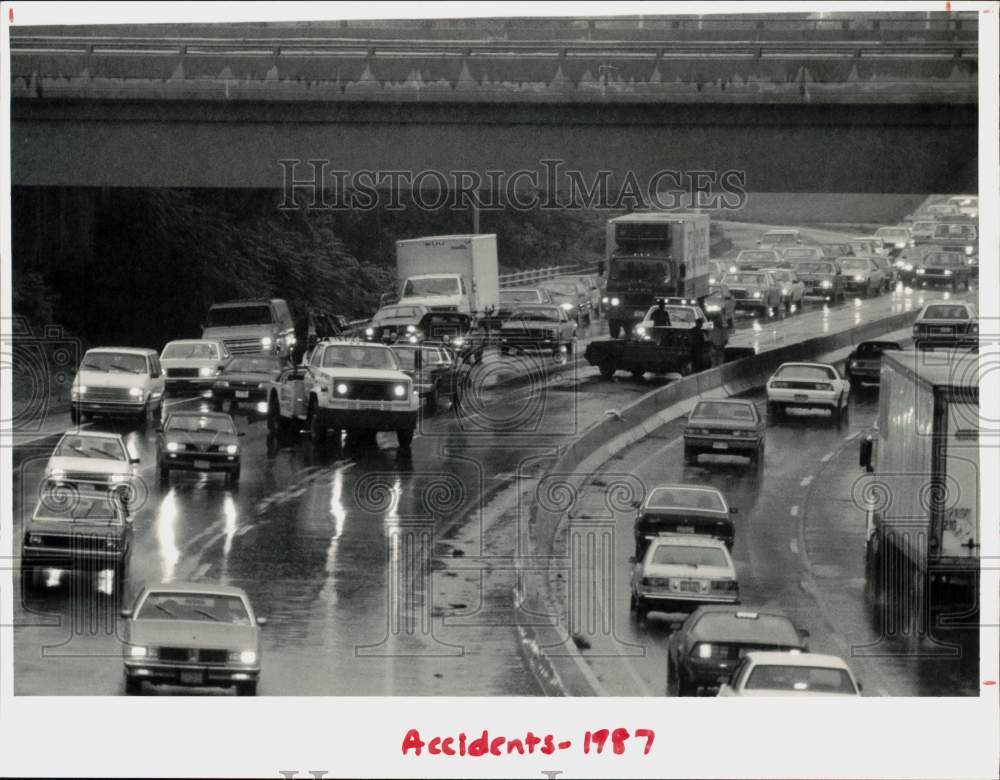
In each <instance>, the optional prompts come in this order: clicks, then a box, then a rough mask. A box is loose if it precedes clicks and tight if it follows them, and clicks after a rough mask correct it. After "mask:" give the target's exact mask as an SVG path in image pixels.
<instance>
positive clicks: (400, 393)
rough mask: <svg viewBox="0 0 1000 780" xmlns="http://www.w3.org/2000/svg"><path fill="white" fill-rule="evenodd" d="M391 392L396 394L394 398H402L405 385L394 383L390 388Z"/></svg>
mask: <svg viewBox="0 0 1000 780" xmlns="http://www.w3.org/2000/svg"><path fill="white" fill-rule="evenodd" d="M392 392H393V394H394V395H395V396H396V398H402V397H403V396H404V395H406V385H396V386H395V387H394V388H392Z"/></svg>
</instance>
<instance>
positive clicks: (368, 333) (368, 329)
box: [365, 328, 375, 336]
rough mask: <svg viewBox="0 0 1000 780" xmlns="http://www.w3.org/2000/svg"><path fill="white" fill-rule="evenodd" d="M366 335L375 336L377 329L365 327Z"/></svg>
mask: <svg viewBox="0 0 1000 780" xmlns="http://www.w3.org/2000/svg"><path fill="white" fill-rule="evenodd" d="M365 335H366V336H374V335H375V329H374V328H365Z"/></svg>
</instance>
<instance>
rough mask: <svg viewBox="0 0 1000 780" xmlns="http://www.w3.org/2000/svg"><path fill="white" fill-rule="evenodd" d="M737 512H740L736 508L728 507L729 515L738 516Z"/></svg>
mask: <svg viewBox="0 0 1000 780" xmlns="http://www.w3.org/2000/svg"><path fill="white" fill-rule="evenodd" d="M739 512H740V510H739V509H737V508H736V507H734V506H731V507H729V514H731V515H737V514H739Z"/></svg>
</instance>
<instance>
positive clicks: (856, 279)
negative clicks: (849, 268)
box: [854, 274, 865, 282]
mask: <svg viewBox="0 0 1000 780" xmlns="http://www.w3.org/2000/svg"><path fill="white" fill-rule="evenodd" d="M864 280H865V277H863V276H859V275H858V274H855V275H854V281H856V282H863V281H864Z"/></svg>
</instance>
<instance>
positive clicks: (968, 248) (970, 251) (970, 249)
mask: <svg viewBox="0 0 1000 780" xmlns="http://www.w3.org/2000/svg"><path fill="white" fill-rule="evenodd" d="M972 251H973V248H972V247H971V246H967V247H966V248H965V254H967V255H971V254H972Z"/></svg>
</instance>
